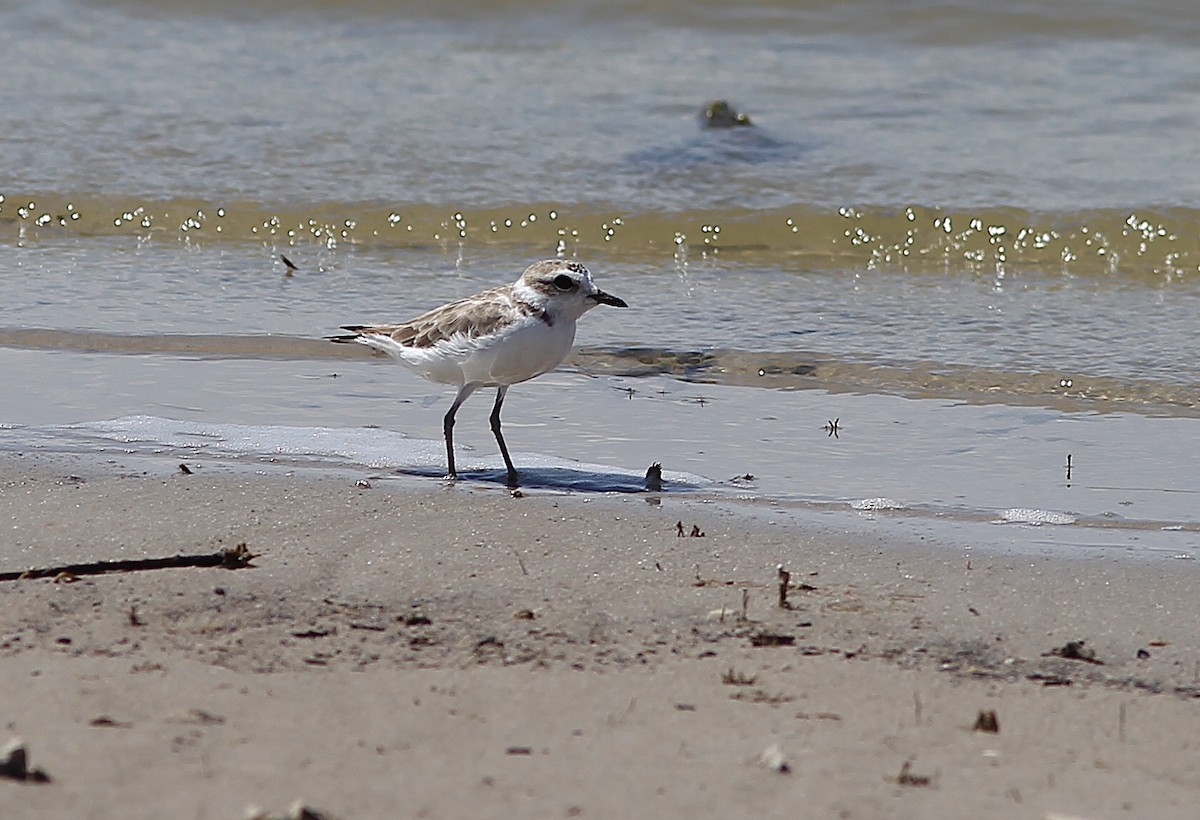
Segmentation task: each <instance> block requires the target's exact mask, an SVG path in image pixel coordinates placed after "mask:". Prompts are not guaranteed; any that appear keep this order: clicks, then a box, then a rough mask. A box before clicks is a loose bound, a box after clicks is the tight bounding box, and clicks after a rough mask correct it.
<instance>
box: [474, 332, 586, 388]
mask: <svg viewBox="0 0 1200 820" xmlns="http://www.w3.org/2000/svg"><path fill="white" fill-rule="evenodd" d="M574 341H575V323H574V322H569V321H566V320H560V321H558V322H556V323H555V324H554V325H547V324H546V323H545V322H543V321H541V320H537V321H534V322H531V323H529V324H525V325H523V326H521V327H519V328H516V329H514V330H512V331H510V332H509V333H508V334H507V335H505V336H504V337H503V339H500V340H497V341H495V342H493V343H492V344H489V345H485V346H482V347H480V349H478V350H476V351H475V352H474V353H472V354H471V355H470V356H469V357H468V358H467V360H466V361H465V362H463V365H462V372H463V376H464V378H465V380H466V381H467V382H480V383H482V384H484V385H501V384H516V383H517V382H523V381H525V380H526V379H532V378H533V377H534V376H540V375H541V374H543V373H545V372H547V371H549V370H553V369H554V368H555V367H557V366H558V364H559V362H561V361H562V360H563V359H564V358H566V355H567V353H569V352H570V351H571V345H572V343H574Z"/></svg>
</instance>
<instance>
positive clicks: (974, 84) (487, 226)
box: [0, 0, 1200, 556]
mask: <svg viewBox="0 0 1200 820" xmlns="http://www.w3.org/2000/svg"><path fill="white" fill-rule="evenodd" d="M1198 34H1200V7H1196V6H1194V5H1192V4H1188V3H1184V2H1182V0H1160V1H1158V2H1153V3H1142V4H1137V5H1136V6H1134V5H1131V4H1127V3H1117V2H1102V1H1101V0H1086V1H1085V0H1068V1H1067V2H1063V3H1056V4H1053V5H1051V6H1046V5H1045V4H1038V3H1025V2H1015V3H1006V4H1003V5H1001V6H997V5H996V4H994V3H987V2H982V0H976V2H962V3H955V4H946V3H938V2H921V0H913V2H905V3H885V2H879V0H862V1H861V2H837V3H831V2H799V3H781V2H770V0H759V1H758V2H750V3H736V4H735V3H728V2H706V3H685V2H671V1H670V0H668V2H661V3H654V4H639V3H622V2H602V3H596V2H583V1H582V0H576V1H575V2H565V3H555V4H543V3H535V2H529V1H528V0H525V1H524V2H522V1H521V0H511V2H500V3H495V2H492V3H477V2H467V1H465V0H464V1H462V2H457V1H453V0H452V1H451V2H439V3H407V4H389V3H381V2H372V0H348V2H319V1H318V0H308V2H288V3H283V2H275V1H274V0H249V1H248V2H239V3H229V2H218V3H213V4H204V5H203V6H197V5H196V4H187V3H181V2H174V1H173V0H160V1H159V2H136V1H135V0H128V2H122V1H120V0H112V1H111V2H102V1H101V0H93V1H92V2H85V1H84V0H49V1H48V2H43V3H38V4H21V3H15V2H0V53H3V54H4V55H5V61H4V67H3V72H4V82H3V83H0V156H2V157H3V159H4V162H3V169H4V170H3V174H0V283H2V288H3V302H2V304H3V305H4V308H5V310H4V313H3V316H0V379H2V380H3V382H4V383H5V384H6V385H7V386H8V389H7V390H5V391H4V393H3V394H2V395H0V447H3V448H4V449H6V450H11V451H24V450H28V449H36V448H41V449H49V450H55V449H60V450H70V451H72V452H85V453H88V452H90V453H95V454H104V455H106V456H110V455H111V454H112V452H113V450H112V447H113V446H114V445H115V446H117V447H118V450H119V451H120V452H123V453H125V454H126V455H130V454H137V453H142V454H161V455H162V456H163V457H164V458H168V459H169V458H174V457H175V454H176V452H177V449H178V440H177V434H178V432H179V429H183V427H186V425H207V426H208V427H207V428H206V429H210V430H211V431H218V432H214V433H212V435H213V436H218V437H225V438H226V439H228V440H229V441H232V442H238V441H245V440H246V435H247V434H242V433H239V434H236V435H235V434H233V433H231V432H230V430H231V429H233V428H231V427H229V425H234V426H241V427H244V428H246V430H250V431H257V434H258V435H259V439H262V437H263V436H266V440H274V439H271V436H272V435H273V436H275V437H276V438H277V439H278V442H277V445H275V450H277V451H279V453H277V455H278V454H286V456H287V458H289V459H297V458H298V457H299V455H300V454H298V453H297V452H296V449H297V447H296V442H304V441H309V440H310V439H308V438H306V437H305V436H304V435H302V434H300V433H298V432H296V431H297V430H304V429H318V428H320V429H325V428H332V429H344V430H361V429H363V428H364V426H365V425H379V426H380V427H381V428H383V430H381V432H380V435H381V436H382V435H384V434H385V433H387V434H389V435H390V434H392V433H395V434H398V435H400V436H402V437H408V438H411V439H413V440H414V441H419V442H424V444H422V445H421V447H425V446H426V445H427V444H428V443H429V442H430V441H432V442H434V443H435V444H436V442H437V440H438V438H439V437H440V423H441V414H442V413H443V412H444V408H445V406H446V403H447V402H448V400H449V397H448V396H447V395H446V391H445V390H443V389H441V388H439V387H438V386H436V385H428V384H425V383H423V382H421V381H420V380H418V379H416V378H414V377H412V376H410V375H409V374H407V373H405V372H404V371H403V370H402V368H398V367H393V366H390V365H389V364H388V363H386V362H382V361H378V360H373V359H371V358H370V357H368V356H365V355H360V353H359V352H358V351H347V350H346V349H344V348H338V347H335V346H332V345H326V344H324V343H323V342H321V341H320V337H321V336H323V335H326V334H329V333H332V332H335V331H336V329H337V327H338V326H339V325H341V324H346V323H353V322H363V321H370V320H375V319H381V320H399V319H403V318H407V317H410V316H413V315H415V314H417V313H419V312H421V311H423V310H425V309H428V308H429V307H433V306H435V305H437V304H439V303H441V302H443V301H447V300H449V299H451V298H454V297H458V296H462V295H465V294H468V293H471V292H473V291H475V290H479V289H482V288H485V287H491V286H493V285H495V284H499V283H503V282H507V281H511V280H512V279H515V278H516V276H517V275H518V274H519V272H520V271H521V270H522V269H523V268H524V266H525V265H526V264H528V263H529V262H531V261H533V260H535V259H539V258H543V257H548V256H555V255H559V256H571V257H577V258H579V259H580V260H582V261H584V262H586V263H587V264H588V265H589V266H590V267H591V268H592V270H593V272H594V274H595V276H596V279H597V281H598V282H599V283H600V285H601V286H602V287H603V288H605V289H606V290H609V291H611V292H613V293H616V294H618V295H620V296H622V297H623V298H625V299H626V300H627V301H628V302H629V303H630V304H631V305H632V308H631V309H630V310H627V311H616V310H606V309H603V308H600V309H597V310H595V311H593V312H592V313H590V314H589V315H588V316H587V317H585V319H584V320H583V322H581V325H580V330H579V336H578V340H577V342H578V348H579V349H578V351H577V353H576V354H575V356H574V357H573V358H572V359H571V361H570V362H569V364H568V366H565V367H564V369H563V370H561V371H560V372H558V373H556V374H553V375H552V376H548V377H544V378H542V379H539V380H537V381H536V382H533V383H530V384H529V385H524V386H518V387H517V388H514V390H513V391H512V393H511V394H510V398H509V400H508V402H507V403H506V416H505V423H506V429H508V430H509V431H511V432H509V434H508V438H509V443H510V446H512V447H513V449H514V450H518V451H521V452H522V453H523V454H524V460H525V463H539V464H542V463H545V464H552V463H558V462H557V461H555V459H559V460H561V459H576V460H578V461H580V462H583V463H586V464H589V465H593V467H595V465H607V466H608V467H609V468H610V469H611V470H612V471H613V475H614V476H615V475H624V474H625V473H629V472H631V471H632V472H634V473H636V472H638V471H640V470H642V469H644V467H645V466H646V465H644V464H642V463H641V462H642V461H647V462H648V461H650V460H661V461H662V462H663V463H664V465H665V466H667V467H668V468H671V469H675V470H679V471H681V474H686V475H688V476H693V477H703V478H704V479H705V480H707V481H711V482H713V483H714V484H715V486H717V487H720V488H721V490H720V492H721V493H723V494H724V495H725V496H731V497H734V496H735V497H738V498H742V499H744V500H746V502H747V503H750V504H770V505H775V506H777V507H779V508H781V509H786V510H788V511H790V512H789V514H797V515H800V514H803V515H819V516H820V517H821V518H822V519H823V520H826V519H828V520H832V521H834V522H835V525H837V524H836V522H850V521H853V522H855V524H856V525H857V524H860V523H862V522H863V521H867V522H868V523H869V525H871V526H874V525H875V524H876V523H879V524H880V525H881V526H882V525H884V524H887V525H889V526H890V525H895V524H896V522H901V523H902V525H903V526H905V527H909V528H910V529H913V531H914V532H917V531H919V532H921V533H922V534H927V535H929V536H930V537H934V536H937V537H941V536H940V535H938V533H942V530H939V529H937V528H938V527H940V526H943V524H944V525H945V526H947V527H950V529H949V530H947V531H946V532H947V533H948V535H947V536H946V537H947V538H949V539H950V540H955V539H957V540H958V541H962V540H967V541H972V542H979V543H983V542H989V541H998V542H1003V543H1004V544H1006V545H1009V546H1013V545H1018V546H1020V545H1025V546H1030V545H1034V546H1037V545H1049V546H1048V547H1047V548H1054V549H1066V550H1071V549H1076V548H1078V547H1081V546H1088V545H1092V546H1103V547H1105V548H1109V547H1112V548H1119V549H1126V550H1131V551H1138V550H1145V551H1148V552H1151V553H1153V554H1156V555H1169V556H1174V555H1180V556H1190V555H1191V554H1192V552H1193V551H1195V550H1196V548H1197V547H1198V546H1200V543H1198V538H1200V536H1198V535H1197V532H1200V504H1198V497H1200V479H1198V478H1197V477H1196V476H1197V474H1198V473H1197V471H1196V470H1195V468H1194V465H1195V464H1196V463H1197V456H1200V453H1198V452H1197V450H1198V449H1200V445H1198V444H1197V442H1200V421H1198V420H1197V419H1198V416H1200V414H1198V413H1197V409H1196V405H1197V401H1198V399H1200V332H1198V329H1200V328H1198V327H1197V324H1198V320H1197V317H1198V316H1200V163H1197V162H1196V161H1195V150H1194V144H1195V139H1194V132H1195V119H1196V112H1197V111H1198V110H1200V83H1197V82H1196V79H1195V72H1194V65H1195V59H1194V43H1195V38H1196V36H1197V35H1198ZM717 99H724V100H728V101H729V102H730V103H731V104H732V105H733V106H735V107H736V108H737V109H738V110H740V111H742V112H745V113H746V114H747V115H748V116H749V118H750V120H751V121H752V123H753V125H752V126H750V127H739V128H727V129H721V128H706V127H704V125H703V118H702V116H701V112H702V110H703V108H704V106H705V104H706V103H707V102H709V101H711V100H717ZM281 255H285V256H287V257H288V259H290V260H291V261H293V262H294V263H295V264H296V265H297V270H296V271H295V272H294V273H289V271H288V270H287V268H286V267H285V266H284V264H283V262H282V261H281V259H280V256H281ZM475 403H478V405H479V406H478V407H476V406H475ZM487 409H488V408H487V405H486V400H485V399H483V398H479V399H476V400H475V402H474V403H471V404H468V405H467V406H466V408H465V409H464V411H463V413H462V414H460V424H461V425H462V426H461V427H460V430H461V432H460V434H459V439H460V440H461V441H462V442H463V444H464V447H467V448H470V447H473V448H475V449H474V451H470V450H468V452H474V453H477V454H478V462H479V464H480V466H481V468H482V467H486V466H487V465H489V464H491V461H490V459H492V456H494V453H493V452H492V447H493V443H492V441H491V437H490V433H489V432H488V430H487V427H486V414H487ZM475 416H478V418H475ZM128 419H150V420H151V421H148V422H143V423H142V428H140V429H141V432H140V433H139V434H138V435H132V434H130V435H128V436H126V439H127V440H124V441H121V440H120V439H119V438H113V436H114V435H116V434H110V435H108V437H107V438H106V437H104V436H98V435H97V432H96V431H97V430H100V429H104V430H110V431H111V430H113V429H125V427H128V425H129V424H130V422H129V421H128ZM122 420H125V421H122ZM835 420H836V421H838V425H837V427H838V431H837V433H838V434H837V435H836V436H835V435H831V434H829V433H828V432H827V431H826V430H825V428H826V427H827V426H829V425H830V423H831V422H833V421H835ZM122 425H125V427H122ZM148 431H149V432H148ZM271 431H274V432H271ZM210 438H211V437H210ZM386 441H387V442H389V443H390V444H389V446H392V447H394V448H395V449H394V452H395V453H396V456H395V458H393V459H390V460H389V459H384V460H382V461H381V460H380V459H379V458H378V446H373V447H356V448H349V449H347V448H342V449H341V450H338V451H337V456H336V457H337V458H338V459H342V460H343V461H346V462H348V463H351V464H359V465H360V466H361V467H362V468H363V469H376V470H378V469H382V468H384V467H387V468H401V469H403V468H405V467H406V466H407V467H416V466H419V465H422V464H425V461H424V460H423V459H425V460H427V459H426V457H425V456H423V455H421V453H422V452H425V451H423V450H421V449H420V447H417V448H416V449H412V448H408V449H406V448H405V447H402V446H399V445H398V444H396V441H395V440H394V439H392V438H386ZM380 443H381V442H377V443H376V444H377V445H379V444H380ZM264 446H266V445H264ZM266 450H268V451H270V450H271V446H266ZM182 452H185V453H186V454H188V455H189V456H190V455H194V453H193V452H192V451H190V450H186V449H185V450H184V451H182ZM198 452H200V453H204V452H205V451H204V450H200V451H198ZM238 452H240V453H241V455H240V457H241V459H242V460H244V461H247V462H254V461H255V460H261V459H262V458H264V450H263V448H261V447H260V448H258V449H255V448H248V449H245V450H243V451H238V450H237V448H236V447H233V446H232V445H231V446H230V447H227V448H225V449H223V450H221V451H220V452H219V453H218V452H215V451H213V455H212V458H213V459H216V460H217V461H218V462H221V461H222V460H224V461H229V460H230V459H236V458H237V455H236V454H237V453H238ZM431 452H435V453H436V447H434V449H433V450H432V451H431ZM367 453H370V454H373V455H371V456H370V457H367V455H365V454H367ZM355 454H357V455H355ZM313 455H314V457H316V456H320V458H318V459H316V461H318V462H320V463H322V464H324V463H326V462H325V461H322V459H327V458H330V457H333V456H332V455H331V454H330V453H325V452H324V451H322V453H314V454H313ZM1069 455H1070V456H1072V457H1073V459H1074V460H1073V462H1072V463H1073V465H1074V469H1075V472H1074V473H1073V475H1072V477H1071V478H1070V480H1068V477H1067V475H1066V471H1065V464H1066V462H1067V457H1068V456H1069ZM297 463H306V462H304V461H303V460H300V461H298V462H297ZM426 466H428V465H426ZM589 469H592V468H589ZM596 469H598V468H596ZM746 474H752V475H754V476H755V480H754V481H753V482H746V481H743V482H734V483H732V484H731V483H730V479H731V477H733V476H742V475H746ZM622 481H623V479H622V480H621V481H618V480H616V479H614V482H615V483H614V485H613V487H614V489H620V488H621V487H623V486H624V484H622ZM685 483H686V482H685ZM698 485H699V483H698V482H691V483H689V485H688V486H689V487H693V486H698ZM596 486H597V487H599V488H601V489H602V488H603V487H604V484H603V482H601V483H600V484H599V485H596ZM829 516H832V518H829ZM881 522H882V523H881ZM946 522H949V523H946ZM993 522H1004V523H1002V524H995V523H993ZM847 525H849V524H848V523H847ZM930 528H933V529H930ZM935 530H936V532H935ZM1051 531H1053V533H1054V535H1053V536H1048V535H1047V533H1048V532H1051ZM995 533H1003V535H1002V536H997V535H995ZM1038 548H1040V547H1038Z"/></svg>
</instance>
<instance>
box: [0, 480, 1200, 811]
mask: <svg viewBox="0 0 1200 820" xmlns="http://www.w3.org/2000/svg"><path fill="white" fill-rule="evenodd" d="M220 469H221V468H219V467H214V468H211V469H198V470H195V471H193V473H192V474H190V475H188V474H184V473H183V472H182V471H180V472H178V473H177V474H170V475H166V474H144V473H136V472H132V471H130V472H125V473H121V472H120V471H119V470H114V469H113V468H112V467H111V466H109V467H107V468H106V469H105V470H103V471H102V470H99V469H98V468H94V467H93V468H92V469H91V470H90V471H89V469H88V468H87V466H86V465H84V464H83V463H76V462H73V461H72V460H71V459H69V458H67V457H56V458H53V459H51V458H49V457H32V456H26V457H7V458H6V459H5V460H4V462H3V463H2V464H0V486H2V488H3V490H2V492H0V522H2V524H3V528H2V532H3V535H2V536H0V538H2V539H3V542H2V545H0V546H2V551H3V554H4V556H5V563H6V566H3V567H0V570H13V569H29V568H53V567H56V566H63V565H68V564H79V563H84V562H95V561H113V560H144V559H151V558H161V557H167V556H175V555H191V554H196V555H199V554H206V553H208V554H212V553H215V552H220V551H221V550H224V549H228V548H233V547H235V546H236V545H238V544H243V543H244V544H245V545H246V547H247V549H248V550H249V551H250V552H251V553H253V554H255V555H256V557H255V558H254V559H253V560H252V562H251V565H250V566H248V567H245V568H241V569H234V570H231V569H224V568H219V567H216V568H205V567H197V568H176V569H153V570H146V571H126V572H112V573H106V574H100V575H85V574H61V575H58V577H54V578H40V579H29V578H26V579H21V580H11V581H5V582H3V586H0V687H2V691H3V692H4V699H3V704H4V716H3V717H4V727H3V737H0V742H7V741H8V740H10V739H11V738H20V739H21V740H22V741H23V743H24V744H25V748H26V750H27V752H28V755H29V757H28V765H29V766H30V767H34V768H37V769H40V770H42V771H43V772H44V773H45V774H46V775H48V776H49V778H50V782H48V783H38V782H32V781H29V782H18V781H16V780H13V779H11V778H8V779H2V780H0V814H2V815H3V816H4V817H5V818H9V819H10V820H17V819H18V818H46V817H88V818H110V817H111V818H117V817H120V818H125V817H150V816H155V817H188V818H193V817H194V818H241V817H246V816H255V814H256V812H257V814H258V816H285V815H286V814H287V812H288V811H289V807H290V806H293V804H295V803H296V801H302V802H303V804H304V805H305V806H307V807H310V808H311V809H312V810H314V811H317V812H321V813H323V814H324V815H325V816H328V817H335V818H391V817H576V816H579V817H664V816H689V817H714V818H715V817H736V816H755V817H794V816H797V813H800V814H802V815H804V816H810V817H845V818H871V817H913V818H917V817H953V816H958V817H966V816H974V817H996V818H1005V817H1012V818H1028V817H1038V818H1056V817H1057V818H1065V817H1078V818H1120V817H1156V818H1171V817H1179V818H1183V817H1191V816H1194V814H1195V805H1196V800H1197V796H1198V795H1200V776H1198V775H1197V771H1200V768H1198V767H1197V765H1196V764H1197V762H1198V755H1197V751H1196V740H1195V738H1196V736H1197V734H1198V733H1200V717H1198V716H1197V707H1196V703H1195V699H1196V697H1197V695H1200V680H1198V678H1197V676H1198V674H1200V647H1198V645H1197V643H1198V640H1200V629H1198V628H1197V627H1198V626H1200V624H1198V623H1197V615H1196V609H1195V607H1194V600H1193V599H1192V595H1191V591H1192V589H1193V588H1194V582H1195V580H1196V573H1195V569H1194V567H1192V566H1191V563H1190V562H1185V561H1174V562H1170V563H1166V562H1164V561H1163V560H1162V559H1159V562H1158V563H1155V562H1154V561H1148V560H1146V559H1138V558H1135V557H1133V556H1128V555H1124V554H1118V555H1114V556H1107V557H1096V556H1092V557H1089V558H1087V559H1080V560H1067V559H1038V558H1034V559H1030V558H1028V557H1025V558H1009V557H1004V556H1000V555H991V556H988V555H983V554H972V552H971V551H970V550H965V549H957V548H955V547H953V546H948V545H945V544H939V545H928V544H905V543H894V542H892V541H890V540H886V539H879V540H877V541H874V542H873V541H871V540H870V539H869V538H867V539H865V538H862V537H857V538H856V539H849V538H845V537H839V536H838V534H837V533H834V532H806V531H803V530H801V529H799V528H789V527H787V526H782V525H768V524H765V523H760V522H755V521H753V520H751V519H749V518H748V517H746V516H743V515H738V514H737V513H736V511H731V510H729V509H726V508H722V507H720V506H717V505H713V504H704V503H698V502H696V501H688V500H679V499H677V498H673V497H670V496H666V497H663V498H662V499H659V500H658V501H659V503H656V504H655V503H647V501H648V500H651V501H653V500H655V499H652V498H650V497H649V496H646V495H640V496H633V495H629V496H621V497H581V496H562V495H551V494H536V493H530V494H526V495H524V496H523V497H513V496H512V495H510V494H509V493H508V492H507V491H504V490H501V489H499V488H490V487H482V486H479V485H466V484H460V485H458V486H443V485H441V484H440V483H438V482H430V486H429V489H428V490H425V491H418V492H415V493H414V492H411V491H408V490H405V491H398V490H397V489H395V488H394V487H390V486H389V485H388V483H387V482H368V485H369V486H358V485H356V483H355V482H354V481H353V480H348V479H345V478H341V477H324V478H316V477H304V476H267V475H247V474H236V473H232V472H224V473H222V472H221V471H220ZM681 532H682V535H681V534H680V533H681ZM13 565H15V566H13ZM780 565H782V566H783V567H784V569H785V570H786V571H787V572H788V573H789V575H790V578H789V579H788V583H787V588H786V601H785V603H786V607H781V606H780V583H781V578H780V575H779V571H778V568H779V566H780ZM1080 642H1082V643H1080ZM989 713H991V714H994V717H995V722H996V726H995V727H988V726H987V725H986V724H987V716H988V714H989ZM981 714H982V715H983V716H984V718H983V721H982V723H980V719H981ZM988 728H998V731H987V730H986V729H988Z"/></svg>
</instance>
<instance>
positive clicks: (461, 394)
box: [442, 384, 479, 478]
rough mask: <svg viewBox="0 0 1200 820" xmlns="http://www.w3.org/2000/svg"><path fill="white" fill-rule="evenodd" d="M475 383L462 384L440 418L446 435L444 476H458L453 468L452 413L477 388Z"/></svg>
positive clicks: (454, 412)
mask: <svg viewBox="0 0 1200 820" xmlns="http://www.w3.org/2000/svg"><path fill="white" fill-rule="evenodd" d="M478 387H479V385H477V384H464V385H463V386H462V387H460V388H459V390H458V395H457V396H455V397H454V403H453V404H451V405H450V409H449V410H447V411H446V415H445V417H443V418H442V432H443V433H445V435H446V467H447V472H446V478H458V473H457V472H456V471H455V469H454V415H455V414H456V413H457V412H458V408H459V407H461V406H462V403H463V402H464V401H466V400H467V398H468V397H469V396H470V395H471V394H472V393H474V392H475V391H476V389H478Z"/></svg>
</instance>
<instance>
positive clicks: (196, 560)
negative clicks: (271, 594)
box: [0, 542, 258, 581]
mask: <svg viewBox="0 0 1200 820" xmlns="http://www.w3.org/2000/svg"><path fill="white" fill-rule="evenodd" d="M257 557H258V556H257V555H255V554H254V553H252V552H250V550H249V549H247V548H246V544H245V542H243V543H241V544H238V545H237V546H236V547H230V548H228V549H223V550H218V551H217V552H209V553H202V554H199V555H172V556H170V557H168V558H126V559H124V560H120V561H92V562H90V563H86V564H63V565H61V566H57V567H38V568H35V569H26V570H18V571H14V572H0V581H24V580H32V579H34V578H57V577H58V576H60V575H66V576H72V575H75V576H79V575H104V574H105V573H109V572H141V571H143V570H148V569H184V568H189V567H224V568H225V569H242V568H243V567H249V566H252V564H251V563H250V562H251V561H253V560H254V559H255V558H257Z"/></svg>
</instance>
